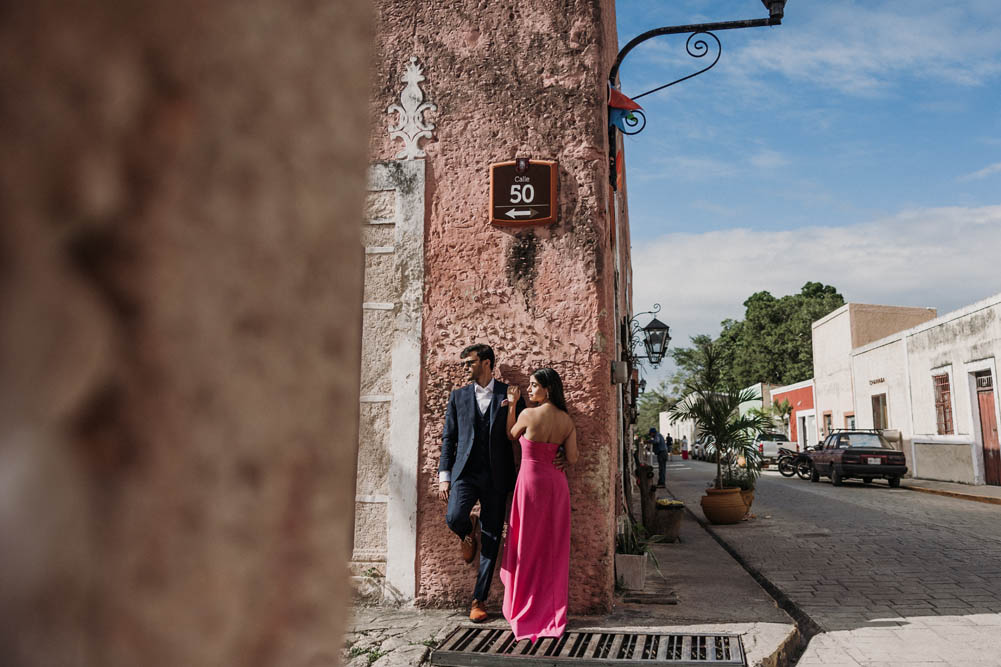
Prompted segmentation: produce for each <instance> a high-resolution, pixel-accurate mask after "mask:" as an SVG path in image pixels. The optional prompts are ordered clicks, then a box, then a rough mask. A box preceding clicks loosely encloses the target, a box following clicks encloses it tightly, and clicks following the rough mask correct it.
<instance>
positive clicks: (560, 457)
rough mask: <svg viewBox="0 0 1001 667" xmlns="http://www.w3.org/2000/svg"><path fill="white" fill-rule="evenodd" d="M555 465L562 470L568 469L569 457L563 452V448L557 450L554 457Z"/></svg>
mask: <svg viewBox="0 0 1001 667" xmlns="http://www.w3.org/2000/svg"><path fill="white" fill-rule="evenodd" d="M553 467H555V468H556V469H557V470H559V471H560V472H566V471H567V457H566V456H564V454H563V448H562V447H561V448H560V449H557V450H556V457H555V458H554V459H553Z"/></svg>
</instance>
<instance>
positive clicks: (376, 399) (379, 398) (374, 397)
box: [359, 394, 393, 403]
mask: <svg viewBox="0 0 1001 667" xmlns="http://www.w3.org/2000/svg"><path fill="white" fill-rule="evenodd" d="M359 400H360V401H361V402H362V403H390V402H391V401H392V400H393V395H392V394H363V395H362V396H361V397H360V398H359Z"/></svg>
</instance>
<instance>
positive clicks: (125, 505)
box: [0, 0, 372, 667]
mask: <svg viewBox="0 0 1001 667" xmlns="http://www.w3.org/2000/svg"><path fill="white" fill-rule="evenodd" d="M0 13H2V17H0V90H2V91H3V93H2V95H0V145H2V146H3V150H2V151H0V369H2V372H0V562H2V563H3V567H2V568H0V664H3V665H9V666H19V665H29V664H30V665H59V666H60V667H73V666H77V665H84V666H91V665H93V666H95V667H98V666H99V667H115V666H118V665H121V666H126V665H127V666H130V667H132V666H135V665H144V666H146V667H155V666H159V665H163V666H170V667H176V666H178V665H186V666H188V665H240V666H241V667H243V666H250V665H309V666H310V667H319V666H321V665H333V664H336V663H337V662H338V655H339V649H340V643H341V632H342V628H343V624H344V620H345V616H346V613H347V602H348V595H349V591H348V589H347V582H348V578H347V570H346V560H347V558H348V556H349V554H350V542H351V521H352V512H351V510H352V508H353V506H354V502H353V500H354V472H355V449H356V443H357V423H358V408H359V406H358V387H359V380H358V377H359V364H360V361H359V354H360V338H359V337H360V326H361V325H360V313H361V310H360V306H361V285H362V271H363V254H362V248H361V242H360V228H361V217H362V216H361V213H362V206H363V198H364V194H365V173H366V167H367V162H368V160H367V157H366V139H367V130H368V121H367V104H366V100H367V96H368V91H367V73H368V67H369V54H370V50H371V44H370V42H371V40H372V33H371V30H372V27H371V19H370V16H369V7H368V3H367V2H365V1H364V0H337V1H336V2H326V3H308V2H287V1H284V0H260V1H258V2H251V3H247V2H236V1H235V0H216V1H215V2H210V3H201V2H192V1H190V0H147V1H145V2H129V1H123V0H110V1H108V2H99V3H94V2H74V1H72V0H57V1H47V0H40V1H39V2H25V3H4V4H3V5H2V7H0Z"/></svg>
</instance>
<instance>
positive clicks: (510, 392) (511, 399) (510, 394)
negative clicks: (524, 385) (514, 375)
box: [507, 384, 521, 405]
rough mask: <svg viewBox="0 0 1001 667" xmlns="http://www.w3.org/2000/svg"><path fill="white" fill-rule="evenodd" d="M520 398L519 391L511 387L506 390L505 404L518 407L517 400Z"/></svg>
mask: <svg viewBox="0 0 1001 667" xmlns="http://www.w3.org/2000/svg"><path fill="white" fill-rule="evenodd" d="M519 398H521V389H518V387H516V386H514V385H513V384H512V385H509V386H508V388H507V404H508V405H518V399H519Z"/></svg>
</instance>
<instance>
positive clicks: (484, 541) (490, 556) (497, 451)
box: [438, 343, 525, 623]
mask: <svg viewBox="0 0 1001 667" xmlns="http://www.w3.org/2000/svg"><path fill="white" fill-rule="evenodd" d="M462 363H463V365H465V367H466V368H467V369H469V380H470V383H469V384H467V385H466V386H464V387H460V388H459V389H456V390H455V391H453V392H452V393H451V394H450V395H449V397H448V407H447V408H446V410H445V429H444V432H443V433H442V437H441V460H440V461H439V463H438V497H439V498H440V499H441V500H446V501H448V509H447V510H446V513H445V522H446V523H447V524H448V527H449V528H450V529H451V530H452V532H454V533H455V534H456V535H458V536H459V539H460V540H461V551H462V559H463V560H465V561H466V562H467V563H471V562H473V559H474V558H475V557H476V551H477V548H479V551H480V564H479V571H478V573H477V577H476V586H475V587H474V588H473V603H472V608H471V609H470V612H469V620H471V621H473V622H474V623H480V622H482V621H485V620H486V619H487V609H486V600H487V596H488V595H489V593H490V582H491V580H492V579H493V576H494V565H495V564H496V563H495V562H496V560H497V552H498V549H499V547H500V540H501V532H502V531H503V528H504V511H505V509H506V507H507V496H508V494H509V493H510V492H511V490H512V489H513V488H514V480H515V470H514V454H513V451H512V447H511V441H510V440H509V439H508V434H507V413H508V406H507V405H505V404H504V402H505V400H506V398H507V385H506V384H504V383H503V382H500V381H499V380H495V379H494V377H493V375H494V351H493V349H492V348H491V347H490V346H489V345H484V344H482V343H479V344H476V345H470V346H469V347H467V348H466V349H464V350H463V351H462ZM524 408H525V401H524V400H522V399H520V398H519V400H518V402H517V405H516V414H518V413H520V412H521V411H522V410H523V409H524ZM476 501H479V502H480V516H479V517H476V516H475V515H474V516H470V512H471V511H472V509H473V505H475V504H476Z"/></svg>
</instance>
